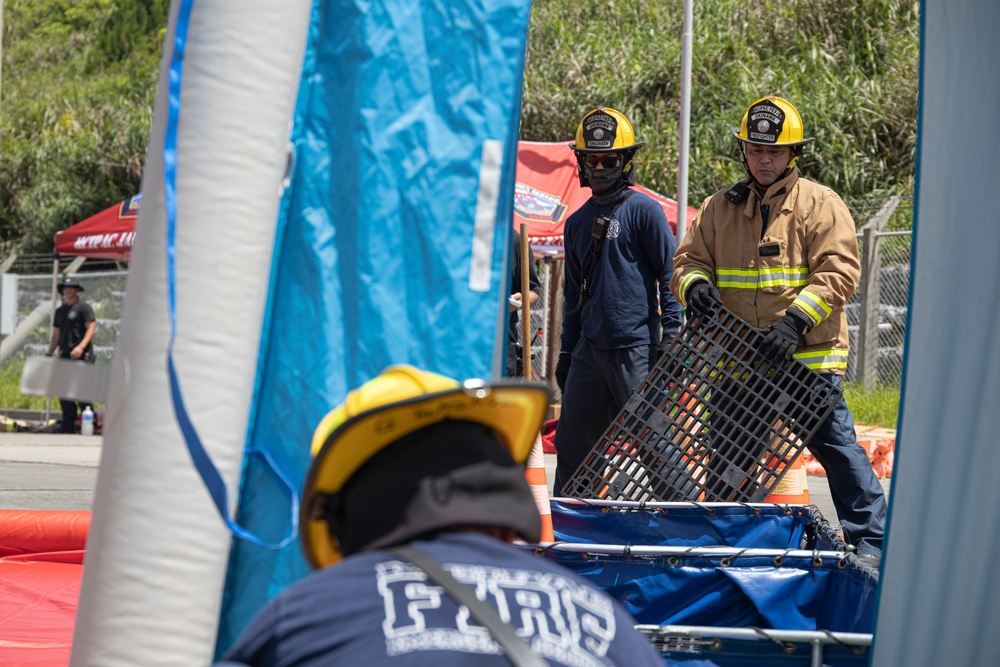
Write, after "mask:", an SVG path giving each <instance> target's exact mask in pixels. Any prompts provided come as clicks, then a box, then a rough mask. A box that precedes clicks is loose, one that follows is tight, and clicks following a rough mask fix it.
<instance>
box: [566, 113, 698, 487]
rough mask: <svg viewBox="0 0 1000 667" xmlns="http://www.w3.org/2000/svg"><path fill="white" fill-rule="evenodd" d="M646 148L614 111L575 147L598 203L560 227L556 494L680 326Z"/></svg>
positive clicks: (590, 117) (593, 121)
mask: <svg viewBox="0 0 1000 667" xmlns="http://www.w3.org/2000/svg"><path fill="white" fill-rule="evenodd" d="M642 146H643V144H642V143H640V142H637V141H636V137H635V132H634V130H633V128H632V124H631V123H630V122H629V120H628V118H626V117H625V115H624V114H622V113H620V112H618V111H615V110H614V109H608V108H598V109H594V110H593V111H590V112H589V113H587V114H586V115H585V116H584V117H583V120H582V121H581V122H580V126H579V128H578V129H577V131H576V142H575V143H573V144H570V148H572V149H573V151H574V153H575V154H576V159H577V164H578V165H579V175H580V185H581V186H583V187H589V188H590V189H591V192H592V196H591V197H590V199H588V200H587V202H586V203H585V204H584V205H583V206H581V207H580V208H579V209H578V210H577V211H575V212H574V213H573V214H572V215H571V216H570V217H569V219H568V220H567V221H566V224H565V226H564V232H563V235H564V239H565V241H564V242H565V245H566V262H565V286H564V291H563V296H564V303H563V326H562V340H561V344H560V352H559V361H558V364H557V366H556V371H555V376H556V382H557V384H558V385H559V388H560V389H561V390H562V410H561V415H560V417H559V425H558V427H557V428H556V436H555V448H556V452H557V466H556V474H555V489H556V492H557V493H559V491H560V490H562V489H563V486H564V485H565V484H566V482H567V481H568V480H569V479H570V477H571V476H572V475H573V473H574V472H576V469H577V468H578V467H579V465H580V463H581V462H582V461H583V459H584V458H585V457H586V456H587V454H589V453H590V450H591V449H592V448H593V446H594V444H595V443H596V442H597V441H598V440H599V439H600V437H601V435H602V434H603V433H604V431H605V430H606V429H607V427H608V425H609V424H610V423H611V421H612V420H613V419H614V418H615V416H617V414H618V412H619V411H620V410H621V408H622V406H623V405H625V402H626V401H627V400H628V399H629V397H630V396H631V395H632V393H633V392H634V391H635V389H636V388H637V387H638V386H639V385H640V384H641V383H642V381H643V380H645V379H646V377H647V376H648V375H649V372H650V371H651V370H652V368H653V365H655V363H656V360H657V359H658V357H659V355H660V352H661V350H663V349H665V348H666V347H667V346H669V343H670V341H671V340H672V339H673V337H674V335H675V334H676V333H677V330H678V329H679V328H680V323H681V307H680V305H679V304H678V303H677V301H676V299H674V297H673V295H672V294H671V292H670V288H669V286H670V278H671V275H672V272H673V256H674V250H675V249H676V244H675V242H674V237H673V234H672V233H671V231H670V227H669V225H668V224H667V219H666V216H665V215H664V214H663V209H662V208H661V207H660V205H659V204H657V203H656V202H655V201H654V200H653V199H652V198H651V197H649V196H647V195H645V194H643V193H641V192H636V191H634V190H632V189H630V187H629V186H631V185H635V155H636V153H637V152H638V150H639V149H640V148H641V147H642Z"/></svg>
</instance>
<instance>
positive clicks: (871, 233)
mask: <svg viewBox="0 0 1000 667" xmlns="http://www.w3.org/2000/svg"><path fill="white" fill-rule="evenodd" d="M846 203H847V205H848V208H850V209H851V213H852V215H853V216H854V219H855V221H856V222H857V223H858V227H859V229H860V230H861V231H860V232H859V234H858V251H859V253H860V256H861V261H862V266H861V283H860V285H859V286H858V290H857V292H855V293H854V296H852V297H851V299H850V300H849V301H848V302H847V324H848V330H849V332H850V356H849V357H848V363H847V374H846V376H845V379H846V380H847V381H849V382H858V383H861V384H864V385H865V386H866V387H868V388H873V387H875V386H876V385H881V386H889V385H897V386H898V385H899V383H900V380H901V379H902V374H903V349H904V345H905V343H906V323H907V315H908V309H909V302H910V259H911V256H910V252H911V248H912V245H913V236H912V231H911V230H910V229H909V227H910V224H911V219H912V200H911V199H909V198H902V197H890V198H883V199H868V200H860V201H847V202H846Z"/></svg>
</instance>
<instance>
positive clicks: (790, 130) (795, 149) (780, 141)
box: [733, 97, 814, 167]
mask: <svg viewBox="0 0 1000 667" xmlns="http://www.w3.org/2000/svg"><path fill="white" fill-rule="evenodd" d="M733 136H734V137H736V138H737V139H738V140H739V141H741V142H743V143H747V144H757V145H760V146H789V147H791V148H792V153H793V154H794V155H795V156H796V157H798V155H799V154H800V153H801V152H802V148H801V147H802V146H804V145H805V144H808V143H809V142H810V141H812V140H813V139H814V137H809V138H806V136H805V128H804V126H803V125H802V116H800V115H799V111H798V109H796V108H795V107H794V106H793V105H792V103H791V102H789V101H788V100H785V99H782V98H780V97H762V98H760V99H759V100H757V101H756V102H754V103H753V104H751V105H750V106H749V107H748V108H747V110H746V113H744V114H743V121H742V122H741V123H740V126H739V127H735V128H733ZM794 163H795V159H794V158H793V159H792V162H791V163H790V164H789V165H788V166H789V167H791V166H792V165H793V164H794Z"/></svg>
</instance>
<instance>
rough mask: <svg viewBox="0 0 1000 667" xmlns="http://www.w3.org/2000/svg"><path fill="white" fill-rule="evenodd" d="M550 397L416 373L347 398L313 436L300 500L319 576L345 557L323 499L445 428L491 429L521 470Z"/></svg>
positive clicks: (522, 386)
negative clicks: (420, 435) (424, 433)
mask: <svg viewBox="0 0 1000 667" xmlns="http://www.w3.org/2000/svg"><path fill="white" fill-rule="evenodd" d="M550 398H551V394H550V391H549V388H548V386H547V385H545V384H543V383H538V382H523V381H517V380H513V381H512V380H507V381H500V382H492V383H489V382H486V381H483V380H467V381H465V382H463V383H459V382H458V381H456V380H453V379H452V378H449V377H445V376H444V375H438V374H437V373H431V372H428V371H422V370H419V369H417V368H414V367H413V366H408V365H397V366H390V367H389V368H386V369H385V370H384V371H382V373H381V374H380V375H378V376H377V377H375V378H373V379H372V380H369V381H368V382H366V383H365V384H363V385H361V386H360V387H358V388H357V389H355V390H354V391H352V392H350V393H349V394H348V395H347V399H346V400H345V401H344V403H343V404H341V405H340V406H338V407H336V408H334V409H333V410H331V411H330V412H329V413H328V414H327V415H326V416H325V417H324V418H323V419H322V421H320V423H319V426H317V427H316V431H315V433H314V434H313V440H312V454H313V457H314V458H313V462H312V465H311V466H310V468H309V474H308V476H307V477H306V483H305V488H304V489H303V492H302V506H301V516H300V521H299V526H300V529H299V530H300V535H299V537H300V538H301V541H302V548H303V550H304V552H305V556H306V559H307V560H308V561H309V563H310V565H312V566H313V567H314V568H321V567H326V566H328V565H332V564H334V563H336V562H338V561H339V560H341V558H343V552H342V551H341V549H340V545H339V543H338V541H337V540H336V539H335V538H334V537H332V536H331V535H330V531H329V530H328V526H327V522H326V521H325V519H324V514H323V512H322V511H321V507H320V505H321V503H320V502H318V499H319V498H320V496H322V495H328V494H335V493H337V492H339V491H340V490H341V489H342V488H343V487H344V485H345V484H346V483H347V481H348V480H349V479H350V478H351V477H352V475H354V474H355V473H356V472H357V471H358V470H359V469H360V468H361V467H362V466H363V465H364V464H365V463H366V462H368V461H369V460H370V459H371V458H372V457H373V456H375V455H376V454H378V453H379V452H381V451H382V450H383V449H385V448H386V447H388V446H389V445H391V444H392V443H394V442H396V441H398V440H400V439H401V438H403V437H405V436H407V435H409V434H411V433H414V432H416V431H419V430H420V429H423V428H426V427H428V426H431V425H434V424H437V423H439V422H442V421H445V420H460V421H467V422H474V423H477V424H482V425H484V426H486V427H488V428H489V429H491V430H492V431H493V432H494V433H495V434H496V436H497V437H498V439H499V440H500V442H501V443H502V444H503V445H504V446H505V447H506V448H507V450H508V451H509V452H510V455H511V457H512V458H513V459H514V461H515V462H517V463H519V464H523V463H524V462H525V461H527V458H528V455H529V454H530V452H531V447H532V445H533V444H534V441H535V437H536V435H537V434H538V431H539V429H540V428H541V426H542V422H543V420H544V419H545V414H546V411H547V410H548V406H549V401H550Z"/></svg>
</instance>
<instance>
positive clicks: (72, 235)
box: [55, 192, 142, 260]
mask: <svg viewBox="0 0 1000 667" xmlns="http://www.w3.org/2000/svg"><path fill="white" fill-rule="evenodd" d="M141 200H142V193H141V192H140V193H139V194H137V195H134V196H132V197H129V198H128V199H126V200H125V201H123V202H120V203H118V204H115V205H114V206H111V207H109V208H106V209H104V210H103V211H101V212H100V213H95V214H94V215H92V216H90V217H89V218H87V219H86V220H83V221H82V222H78V223H76V224H75V225H73V226H72V227H70V228H69V229H64V230H62V231H61V232H56V237H55V246H56V248H55V251H56V254H57V255H82V256H85V257H89V258H91V259H118V260H127V259H128V258H129V255H131V254H132V241H133V239H135V219H136V218H137V217H138V216H139V202H140V201H141Z"/></svg>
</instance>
